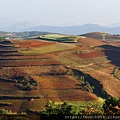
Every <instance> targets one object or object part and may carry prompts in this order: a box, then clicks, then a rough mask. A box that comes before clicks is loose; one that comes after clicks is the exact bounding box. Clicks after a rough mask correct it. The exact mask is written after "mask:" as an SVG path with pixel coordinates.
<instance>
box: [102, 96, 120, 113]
mask: <svg viewBox="0 0 120 120" xmlns="http://www.w3.org/2000/svg"><path fill="white" fill-rule="evenodd" d="M103 109H104V114H105V115H117V114H120V99H118V98H116V97H109V98H108V99H107V100H106V101H105V103H104V105H103Z"/></svg>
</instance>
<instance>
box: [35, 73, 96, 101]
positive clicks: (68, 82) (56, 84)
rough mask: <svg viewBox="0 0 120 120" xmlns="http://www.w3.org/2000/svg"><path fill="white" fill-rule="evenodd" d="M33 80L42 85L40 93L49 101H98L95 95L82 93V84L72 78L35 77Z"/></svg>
mask: <svg viewBox="0 0 120 120" xmlns="http://www.w3.org/2000/svg"><path fill="white" fill-rule="evenodd" d="M33 79H34V80H37V81H38V82H39V83H40V87H39V90H40V93H41V95H42V96H43V97H44V98H45V99H47V100H54V101H83V100H86V101H87V100H97V97H96V96H95V95H94V94H92V93H89V92H86V91H82V90H81V89H80V88H81V86H80V85H81V83H80V82H79V81H77V80H76V79H74V78H72V77H70V76H65V75H61V76H34V77H33Z"/></svg>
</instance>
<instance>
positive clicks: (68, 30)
mask: <svg viewBox="0 0 120 120" xmlns="http://www.w3.org/2000/svg"><path fill="white" fill-rule="evenodd" d="M117 25H118V27H116V26H117ZM119 25H120V24H119V23H118V24H113V25H108V26H100V25H98V24H85V25H80V26H36V24H35V23H30V22H15V23H13V22H12V21H10V20H9V21H6V20H5V21H4V22H3V24H2V19H0V31H7V32H23V31H41V32H51V33H61V34H70V35H80V34H85V33H89V32H107V33H109V34H120V27H119Z"/></svg>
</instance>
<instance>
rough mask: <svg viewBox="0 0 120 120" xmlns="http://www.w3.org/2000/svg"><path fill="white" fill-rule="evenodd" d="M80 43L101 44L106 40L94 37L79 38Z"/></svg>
mask: <svg viewBox="0 0 120 120" xmlns="http://www.w3.org/2000/svg"><path fill="white" fill-rule="evenodd" d="M78 43H80V44H82V45H84V46H90V45H92V46H100V45H103V44H104V42H102V41H100V40H96V39H92V38H78Z"/></svg>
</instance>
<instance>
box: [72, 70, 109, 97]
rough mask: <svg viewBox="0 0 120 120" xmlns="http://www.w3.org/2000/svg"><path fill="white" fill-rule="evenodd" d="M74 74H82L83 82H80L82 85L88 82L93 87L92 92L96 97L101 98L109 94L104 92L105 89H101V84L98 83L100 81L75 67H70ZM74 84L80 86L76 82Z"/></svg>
mask: <svg viewBox="0 0 120 120" xmlns="http://www.w3.org/2000/svg"><path fill="white" fill-rule="evenodd" d="M72 71H73V73H74V75H75V76H76V75H77V76H83V77H84V84H82V85H83V86H84V85H85V84H86V83H87V82H88V83H89V84H90V86H91V87H92V86H93V87H94V89H93V93H94V94H96V95H97V96H98V97H102V98H108V97H109V96H110V95H108V94H107V93H106V91H105V90H104V89H103V86H102V84H100V82H99V81H98V80H96V79H95V78H93V77H91V76H90V75H89V74H84V73H83V72H81V71H79V70H76V69H72ZM76 86H81V84H80V85H78V84H76Z"/></svg>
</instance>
